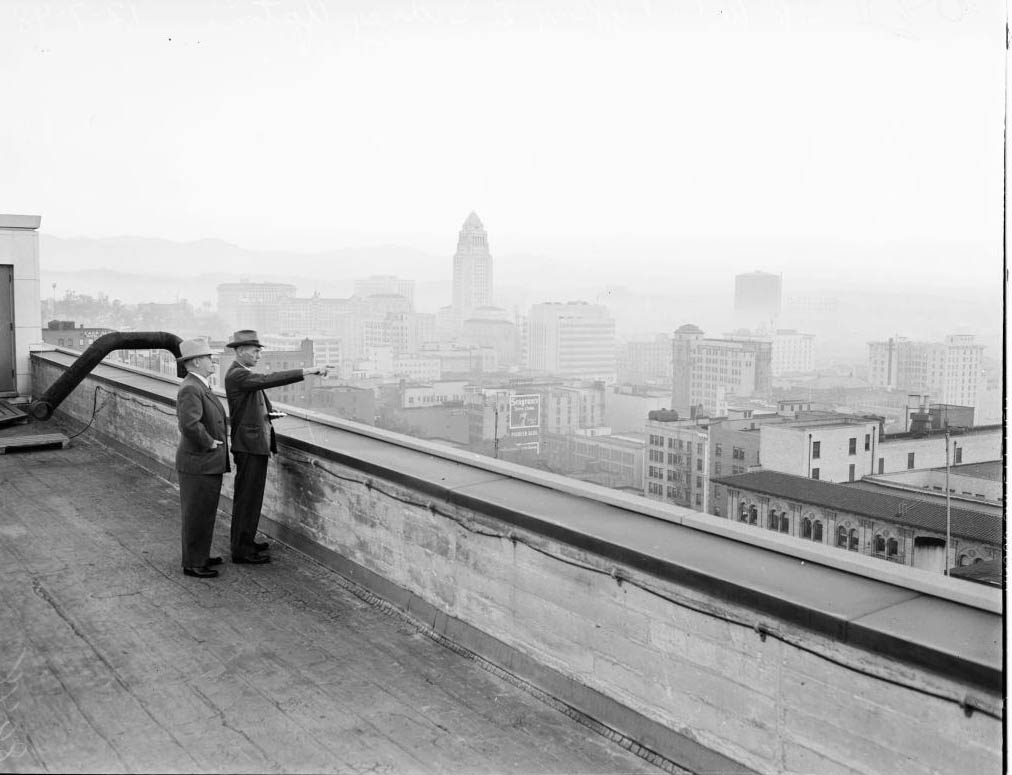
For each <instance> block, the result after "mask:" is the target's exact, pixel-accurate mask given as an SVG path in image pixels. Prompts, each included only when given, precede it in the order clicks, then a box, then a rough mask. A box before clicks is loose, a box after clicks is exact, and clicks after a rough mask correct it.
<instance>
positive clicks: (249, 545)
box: [231, 452, 270, 557]
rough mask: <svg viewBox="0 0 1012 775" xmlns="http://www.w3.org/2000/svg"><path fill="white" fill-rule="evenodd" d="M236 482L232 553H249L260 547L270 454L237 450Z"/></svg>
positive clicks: (237, 555) (233, 504) (234, 554)
mask: <svg viewBox="0 0 1012 775" xmlns="http://www.w3.org/2000/svg"><path fill="white" fill-rule="evenodd" d="M233 455H234V456H235V485H234V490H233V493H232V533H231V539H232V540H231V544H232V556H233V557H248V556H249V555H251V554H253V553H254V552H255V551H256V549H255V548H254V546H253V541H254V540H255V538H256V534H257V526H258V525H259V524H260V509H261V508H263V505H264V486H265V485H266V484H267V461H268V460H269V459H270V457H269V456H268V455H251V454H249V453H248V452H234V453H233Z"/></svg>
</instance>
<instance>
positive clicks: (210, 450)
mask: <svg viewBox="0 0 1012 775" xmlns="http://www.w3.org/2000/svg"><path fill="white" fill-rule="evenodd" d="M176 416H177V418H178V420H179V430H180V432H181V433H182V434H183V435H182V438H181V439H180V440H179V446H178V447H177V448H176V470H177V471H180V472H182V473H184V474H223V473H225V472H226V471H229V470H231V469H230V467H229V463H228V436H227V435H226V433H225V407H223V406H222V405H221V401H219V400H218V397H217V396H216V395H215V394H214V393H212V392H211V389H210V388H209V387H207V386H206V385H205V384H204V383H203V382H201V381H200V378H199V377H196V376H195V375H193V374H187V375H186V377H185V378H184V379H183V382H182V384H180V386H179V391H178V392H177V393H176ZM215 439H217V440H218V441H221V442H223V443H222V445H221V446H220V447H217V448H215V447H214V444H213V443H212V442H213V441H214V440H215Z"/></svg>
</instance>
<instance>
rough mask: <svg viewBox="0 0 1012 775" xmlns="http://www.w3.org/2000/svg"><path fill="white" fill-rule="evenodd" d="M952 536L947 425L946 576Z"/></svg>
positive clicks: (947, 432) (946, 431)
mask: <svg viewBox="0 0 1012 775" xmlns="http://www.w3.org/2000/svg"><path fill="white" fill-rule="evenodd" d="M951 534H952V501H951V498H950V493H949V425H948V423H946V425H945V575H946V576H948V575H949V541H950V540H951Z"/></svg>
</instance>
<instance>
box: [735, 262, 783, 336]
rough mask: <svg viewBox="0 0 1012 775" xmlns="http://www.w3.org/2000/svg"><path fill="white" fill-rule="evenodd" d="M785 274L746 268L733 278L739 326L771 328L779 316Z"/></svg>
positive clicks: (736, 320)
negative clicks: (746, 269)
mask: <svg viewBox="0 0 1012 775" xmlns="http://www.w3.org/2000/svg"><path fill="white" fill-rule="evenodd" d="M781 284H782V278H781V276H780V275H778V274H771V273H769V272H759V271H755V272H747V273H745V274H739V275H735V278H734V320H735V326H736V327H738V328H748V329H754V328H759V329H765V330H772V329H774V328H775V327H776V324H777V321H778V320H779V318H780V306H781Z"/></svg>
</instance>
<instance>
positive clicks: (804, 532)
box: [801, 517, 812, 538]
mask: <svg viewBox="0 0 1012 775" xmlns="http://www.w3.org/2000/svg"><path fill="white" fill-rule="evenodd" d="M801 537H802V538H811V537H812V520H810V519H809V518H808V517H805V518H804V519H803V520H801Z"/></svg>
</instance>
